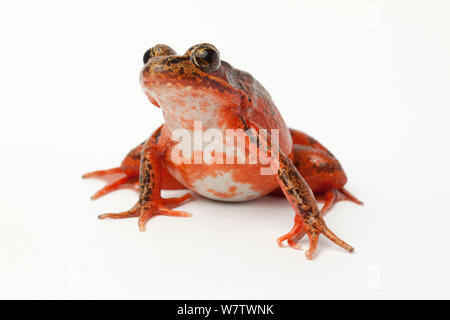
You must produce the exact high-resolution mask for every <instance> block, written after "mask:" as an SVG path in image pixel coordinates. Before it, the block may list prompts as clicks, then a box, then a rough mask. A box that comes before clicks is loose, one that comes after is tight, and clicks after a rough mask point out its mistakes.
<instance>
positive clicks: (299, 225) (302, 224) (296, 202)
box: [240, 118, 353, 259]
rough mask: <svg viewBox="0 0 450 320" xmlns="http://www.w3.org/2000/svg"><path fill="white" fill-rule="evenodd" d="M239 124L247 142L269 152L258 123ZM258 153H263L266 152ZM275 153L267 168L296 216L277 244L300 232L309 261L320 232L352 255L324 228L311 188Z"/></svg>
mask: <svg viewBox="0 0 450 320" xmlns="http://www.w3.org/2000/svg"><path fill="white" fill-rule="evenodd" d="M240 124H241V125H240V126H241V128H242V129H243V130H244V131H245V132H246V133H247V135H248V136H249V139H250V141H251V143H254V144H256V146H257V148H261V145H266V146H267V148H268V149H269V150H270V149H271V148H272V144H271V141H270V139H269V137H267V136H263V135H262V134H261V130H260V129H261V127H260V126H259V125H258V124H256V123H255V122H252V121H251V120H244V119H242V118H240ZM248 129H253V130H248ZM255 132H259V136H256V135H254V133H255ZM259 139H265V140H266V141H267V144H258V141H259ZM258 151H259V150H258ZM261 151H263V152H266V151H267V150H261ZM273 151H274V150H273ZM276 151H278V154H279V158H278V161H273V159H272V160H271V166H272V167H273V168H275V169H276V174H277V179H278V182H279V184H280V187H281V189H282V190H283V193H284V194H285V196H286V198H287V199H288V200H289V203H290V204H291V206H292V207H293V208H294V210H295V213H296V215H295V224H294V227H293V228H292V230H291V231H290V232H289V233H288V234H286V235H284V236H282V237H280V238H279V239H278V242H279V243H281V242H282V241H284V240H287V239H291V238H293V237H295V236H296V235H298V234H300V233H303V232H306V234H307V235H308V237H309V241H310V243H309V250H307V251H306V257H307V258H308V259H311V258H312V255H313V253H314V252H315V251H316V248H317V242H318V240H319V235H320V234H321V233H323V234H324V235H325V236H326V237H327V238H328V239H330V240H331V241H333V242H334V243H336V244H337V245H339V246H341V247H342V248H344V249H345V250H347V251H349V252H352V251H353V247H352V246H350V245H349V244H347V243H345V242H344V241H342V240H341V239H339V238H338V237H337V236H336V235H335V234H334V233H333V232H331V230H330V229H328V227H327V225H326V224H325V221H324V219H323V218H322V216H321V215H320V210H319V207H318V206H317V202H316V200H315V198H314V195H313V193H312V191H311V189H310V188H309V186H308V184H307V183H306V181H305V179H303V177H302V176H301V175H300V173H299V172H298V170H297V168H296V167H295V166H294V164H293V163H292V161H291V160H290V159H289V158H288V157H287V156H286V155H285V154H284V153H283V151H282V150H280V149H279V148H278V150H276ZM269 159H271V157H269ZM275 162H276V163H275Z"/></svg>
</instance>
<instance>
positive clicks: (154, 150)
mask: <svg viewBox="0 0 450 320" xmlns="http://www.w3.org/2000/svg"><path fill="white" fill-rule="evenodd" d="M162 127H163V126H161V127H160V128H159V129H158V130H156V131H155V132H154V133H153V135H152V136H151V137H150V138H149V139H148V140H147V141H146V143H145V145H144V146H143V149H142V157H141V158H142V159H141V165H140V172H139V187H140V192H139V200H138V202H137V203H136V204H135V205H134V207H133V208H131V209H130V210H127V211H124V212H120V213H105V214H102V215H100V216H99V218H100V219H105V218H112V219H122V218H130V217H139V220H138V225H139V230H141V231H144V230H145V224H146V222H147V221H148V220H149V219H150V218H152V217H154V216H156V215H167V216H176V217H188V216H190V214H189V213H187V212H184V211H175V210H171V209H170V208H169V207H173V206H177V205H180V204H181V203H183V202H185V201H186V200H189V199H191V198H192V195H190V194H186V195H184V196H182V197H178V198H168V199H165V198H162V197H161V188H162V181H163V176H162V164H161V150H160V148H159V144H158V142H159V138H160V136H161V130H162Z"/></svg>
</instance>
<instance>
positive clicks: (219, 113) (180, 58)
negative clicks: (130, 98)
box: [140, 43, 245, 129]
mask: <svg viewBox="0 0 450 320" xmlns="http://www.w3.org/2000/svg"><path fill="white" fill-rule="evenodd" d="M233 70H234V69H233V68H232V67H231V66H230V65H229V64H228V63H226V62H225V61H222V60H221V59H220V54H219V51H218V50H217V49H216V47H214V46H213V45H211V44H207V43H202V44H198V45H195V46H192V47H191V48H189V49H188V50H187V51H186V53H185V54H183V55H177V54H176V52H175V51H174V50H173V49H172V48H170V47H169V46H167V45H162V44H159V45H156V46H154V47H152V48H150V49H149V50H147V51H146V52H145V54H144V67H143V68H142V70H141V77H140V81H141V85H142V88H143V90H144V92H145V94H146V95H147V97H148V98H149V100H150V102H152V103H153V104H154V105H156V106H158V107H160V108H161V109H162V111H163V115H164V119H165V121H166V125H167V126H168V127H169V129H175V128H180V127H183V128H188V129H190V128H192V126H193V122H194V121H195V120H196V121H202V123H203V126H204V127H209V128H212V127H213V128H218V127H220V122H221V121H220V118H221V117H223V115H224V112H226V110H228V111H229V110H231V109H233V108H238V107H239V106H240V105H241V102H242V101H243V99H245V98H244V95H245V93H244V92H243V91H242V90H239V89H237V88H236V87H235V86H233V85H232V83H231V81H230V78H232V72H233Z"/></svg>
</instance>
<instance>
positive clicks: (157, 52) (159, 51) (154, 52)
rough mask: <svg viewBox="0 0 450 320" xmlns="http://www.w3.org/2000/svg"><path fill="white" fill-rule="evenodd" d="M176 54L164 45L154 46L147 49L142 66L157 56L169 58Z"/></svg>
mask: <svg viewBox="0 0 450 320" xmlns="http://www.w3.org/2000/svg"><path fill="white" fill-rule="evenodd" d="M175 54H177V53H176V52H175V50H173V49H172V48H171V47H169V46H166V45H165V44H157V45H156V46H154V47H152V48H150V49H148V50H147V51H145V53H144V58H143V60H144V64H146V63H147V62H148V60H150V59H151V58H153V57H157V56H158V57H159V56H170V55H175Z"/></svg>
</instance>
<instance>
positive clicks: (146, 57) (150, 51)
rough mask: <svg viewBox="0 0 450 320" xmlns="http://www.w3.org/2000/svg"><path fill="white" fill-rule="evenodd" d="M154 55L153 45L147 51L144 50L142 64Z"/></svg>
mask: <svg viewBox="0 0 450 320" xmlns="http://www.w3.org/2000/svg"><path fill="white" fill-rule="evenodd" d="M154 56H155V49H154V47H153V48H150V49H148V50H147V51H145V53H144V58H143V60H144V64H146V63H147V62H148V60H150V59H151V58H153V57H154Z"/></svg>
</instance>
